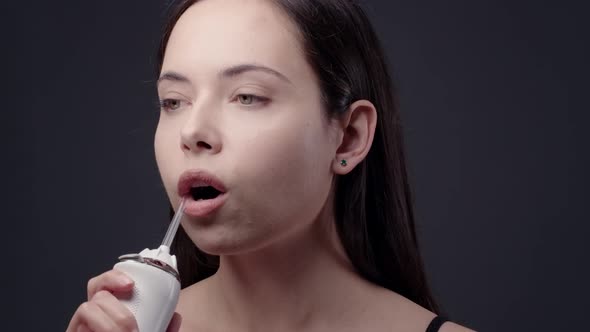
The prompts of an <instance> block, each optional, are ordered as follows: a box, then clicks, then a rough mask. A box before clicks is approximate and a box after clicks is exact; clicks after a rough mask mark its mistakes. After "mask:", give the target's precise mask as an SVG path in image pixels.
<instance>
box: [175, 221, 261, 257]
mask: <svg viewBox="0 0 590 332" xmlns="http://www.w3.org/2000/svg"><path fill="white" fill-rule="evenodd" d="M185 231H186V233H187V234H188V236H189V238H190V239H191V240H192V241H193V243H194V244H195V245H196V246H197V247H198V248H199V249H200V250H201V251H203V252H204V253H207V254H209V255H217V256H221V255H239V254H243V253H246V252H250V251H253V250H256V249H257V248H259V247H261V243H260V241H257V240H255V239H253V238H252V237H249V236H246V235H245V234H240V233H239V232H237V231H236V230H235V229H233V230H232V229H227V227H220V226H215V225H210V226H209V227H192V228H189V229H187V228H185Z"/></svg>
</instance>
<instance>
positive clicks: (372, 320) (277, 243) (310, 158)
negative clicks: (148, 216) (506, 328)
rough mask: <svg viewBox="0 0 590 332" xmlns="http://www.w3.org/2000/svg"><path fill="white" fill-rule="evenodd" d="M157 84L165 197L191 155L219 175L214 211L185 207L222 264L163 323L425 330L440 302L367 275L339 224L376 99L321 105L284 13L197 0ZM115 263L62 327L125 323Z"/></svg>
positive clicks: (185, 293) (200, 327)
mask: <svg viewBox="0 0 590 332" xmlns="http://www.w3.org/2000/svg"><path fill="white" fill-rule="evenodd" d="M253 65H255V66H264V67H265V68H270V69H272V70H273V71H276V72H278V73H280V74H278V75H277V74H276V73H275V74H273V73H271V72H270V71H269V70H251V69H252V66H253ZM158 94H159V97H160V99H161V100H162V101H163V103H162V105H163V108H162V112H161V115H160V120H159V123H158V127H157V130H156V134H155V139H154V149H155V155H156V161H157V164H158V168H159V171H160V175H161V177H162V182H163V184H164V187H165V190H166V192H167V194H168V197H169V199H170V202H171V203H172V205H173V206H175V207H176V206H178V204H179V202H180V197H179V196H178V194H177V183H178V179H179V177H180V175H181V174H182V173H183V172H184V171H186V170H189V169H199V170H205V171H208V172H209V173H211V174H214V175H215V176H216V177H218V178H219V179H220V180H221V181H222V182H223V183H224V185H225V187H226V189H227V200H226V202H225V204H224V205H223V206H222V207H221V208H220V209H218V210H217V211H216V212H215V213H213V214H211V215H209V216H207V217H202V218H196V217H190V216H185V218H183V220H182V226H183V228H184V229H185V231H186V232H187V234H188V236H189V237H190V238H191V240H192V241H193V242H194V243H195V244H196V245H197V246H198V247H199V248H200V249H201V250H203V251H205V252H207V253H210V254H215V255H220V268H219V270H218V272H217V273H216V274H215V275H214V276H212V277H210V278H208V279H206V280H203V281H201V282H199V283H197V284H194V285H192V286H190V287H187V288H185V289H183V290H182V291H181V295H180V301H179V303H178V306H177V310H176V311H177V314H176V315H175V317H174V319H173V322H172V323H171V326H170V328H169V331H170V332H176V331H178V330H179V331H182V332H189V331H194V332H196V331H207V332H215V331H220V332H221V331H224V332H227V331H236V332H237V331H240V332H249V331H252V332H254V331H256V332H266V331H269V332H271V331H272V332H280V331H285V332H290V331H293V332H294V331H306V332H314V331H339V332H347V331H375V332H377V331H383V332H385V331H416V332H418V331H425V330H426V327H427V325H428V323H429V322H430V321H431V320H432V318H433V317H434V316H435V315H434V314H433V313H431V312H429V311H428V310H426V309H424V308H421V307H420V306H418V305H416V304H414V303H413V302H411V301H409V300H407V299H405V298H403V297H402V296H399V295H398V294H396V293H393V292H391V291H389V290H387V289H384V288H382V287H379V286H377V285H374V284H372V283H369V282H367V281H366V280H364V279H363V278H361V277H360V276H359V275H358V274H357V273H356V272H355V270H354V268H353V266H352V264H351V263H350V261H349V260H348V258H347V256H346V254H345V252H344V250H343V248H342V245H341V243H340V241H339V239H338V236H337V234H336V230H335V229H334V212H333V209H332V202H333V191H334V188H333V184H334V179H335V178H336V177H337V176H339V175H345V174H347V173H348V172H350V171H351V170H352V169H354V167H356V166H357V165H358V163H359V162H361V161H362V160H363V159H364V158H365V156H366V155H367V153H368V151H369V149H370V147H371V144H372V141H373V136H374V133H375V125H376V119H377V110H376V109H375V107H374V106H373V104H372V103H371V102H370V101H367V100H359V101H355V102H354V103H353V104H352V105H351V106H350V108H349V110H348V112H347V113H346V114H345V115H344V116H342V117H341V118H338V119H328V118H327V117H326V115H325V111H324V110H323V108H322V102H321V97H320V96H321V93H320V89H319V85H318V82H317V77H316V75H315V73H314V72H313V70H312V68H311V67H310V66H309V64H308V63H307V62H306V60H305V57H304V55H303V51H302V47H301V42H300V36H299V34H298V30H297V28H296V27H295V26H294V25H293V24H292V23H291V22H290V20H289V18H288V17H287V16H286V15H285V14H284V13H282V12H281V11H280V10H279V9H278V8H277V7H275V6H274V5H273V4H272V3H270V2H268V1H263V0H203V1H200V2H198V3H197V4H195V5H193V6H192V7H191V8H189V9H188V10H187V11H186V12H185V13H184V14H183V15H182V17H181V18H180V20H179V21H178V23H177V24H176V26H175V28H174V30H173V32H172V35H171V37H170V40H169V43H168V45H167V49H166V54H165V57H164V62H163V66H162V72H161V76H160V80H159V81H158ZM252 95H255V97H254V96H252ZM342 159H345V160H346V161H347V166H345V167H344V166H342V165H341V164H340V162H341V160H342ZM119 277H121V273H120V272H117V271H108V272H106V273H104V274H102V275H100V276H98V277H95V278H93V279H92V280H91V281H90V282H89V285H88V290H89V291H88V292H89V298H88V302H85V303H83V304H82V305H81V306H80V308H79V309H78V310H77V311H76V313H75V314H74V317H73V318H72V320H71V322H70V326H69V327H68V330H67V331H68V332H76V331H89V330H92V331H96V332H102V331H132V330H133V328H134V327H135V324H134V320H133V319H132V316H131V314H130V313H129V312H128V311H127V309H126V308H124V307H123V306H122V305H121V304H120V303H119V302H118V301H117V300H116V299H115V298H114V297H113V296H112V294H111V293H110V292H109V291H125V290H127V291H128V290H129V289H131V287H132V286H131V284H121V280H120V279H119ZM181 320H182V323H181ZM441 331H443V332H444V331H465V329H464V328H461V327H459V326H457V325H455V324H445V325H444V326H443V328H442V329H441Z"/></svg>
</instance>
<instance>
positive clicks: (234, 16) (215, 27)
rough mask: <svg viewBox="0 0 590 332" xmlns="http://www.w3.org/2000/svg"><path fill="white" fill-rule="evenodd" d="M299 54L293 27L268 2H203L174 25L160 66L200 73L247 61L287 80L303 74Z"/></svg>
mask: <svg viewBox="0 0 590 332" xmlns="http://www.w3.org/2000/svg"><path fill="white" fill-rule="evenodd" d="M303 54H304V53H303V51H302V50H301V46H300V42H299V40H298V32H297V29H296V27H295V26H294V24H293V23H292V22H291V21H290V20H289V18H288V16H287V15H286V14H285V13H283V12H282V11H281V10H280V9H279V8H277V7H276V6H275V5H274V4H272V3H271V2H270V1H264V0H202V1H199V2H197V3H196V4H194V5H193V6H191V7H190V8H189V9H188V10H187V11H186V12H185V13H184V14H183V15H182V16H181V17H180V19H179V20H178V22H177V23H176V25H175V27H174V29H173V31H172V34H171V35H170V39H169V41H168V45H167V47H166V54H165V56H164V63H163V70H164V69H171V70H178V71H182V72H184V73H185V74H187V75H191V74H198V75H202V74H205V73H206V72H211V73H213V72H217V71H219V70H220V69H221V68H224V67H228V66H232V65H235V64H240V63H252V64H261V65H265V66H269V67H271V68H275V69H277V70H280V71H281V72H283V73H284V74H286V75H287V76H289V77H290V78H292V77H296V76H301V75H302V74H305V73H304V72H305V71H303V72H302V67H307V65H306V61H305V59H304V56H303ZM300 78H301V77H300Z"/></svg>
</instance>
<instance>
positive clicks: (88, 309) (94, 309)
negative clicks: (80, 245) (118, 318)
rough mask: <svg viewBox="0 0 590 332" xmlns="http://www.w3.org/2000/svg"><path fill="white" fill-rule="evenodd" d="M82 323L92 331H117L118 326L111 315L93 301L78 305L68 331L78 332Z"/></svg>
mask: <svg viewBox="0 0 590 332" xmlns="http://www.w3.org/2000/svg"><path fill="white" fill-rule="evenodd" d="M81 325H84V327H86V328H87V329H88V330H91V331H115V327H116V325H115V323H114V322H113V321H112V320H111V319H110V318H109V316H108V315H107V314H106V313H105V312H104V311H103V310H102V309H101V308H100V307H99V306H98V305H97V304H96V303H92V302H84V303H82V304H81V305H80V306H79V307H78V310H76V313H75V314H74V318H73V319H72V321H71V322H70V326H68V329H67V331H76V332H77V331H78V329H79V327H80V326H81Z"/></svg>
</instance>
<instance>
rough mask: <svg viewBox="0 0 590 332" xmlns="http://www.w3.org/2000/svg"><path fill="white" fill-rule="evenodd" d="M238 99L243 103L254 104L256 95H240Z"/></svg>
mask: <svg viewBox="0 0 590 332" xmlns="http://www.w3.org/2000/svg"><path fill="white" fill-rule="evenodd" d="M238 100H239V101H240V103H241V104H242V105H252V103H253V102H254V96H253V95H239V96H238Z"/></svg>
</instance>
